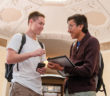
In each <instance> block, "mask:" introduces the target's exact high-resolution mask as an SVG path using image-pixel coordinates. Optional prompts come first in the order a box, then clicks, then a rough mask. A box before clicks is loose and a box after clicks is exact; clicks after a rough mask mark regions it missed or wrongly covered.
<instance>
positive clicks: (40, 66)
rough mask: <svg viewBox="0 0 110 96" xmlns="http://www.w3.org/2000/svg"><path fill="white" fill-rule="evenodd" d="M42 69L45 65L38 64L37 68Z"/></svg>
mask: <svg viewBox="0 0 110 96" xmlns="http://www.w3.org/2000/svg"><path fill="white" fill-rule="evenodd" d="M42 67H45V63H43V62H40V63H38V66H37V68H42Z"/></svg>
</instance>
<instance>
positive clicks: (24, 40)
mask: <svg viewBox="0 0 110 96" xmlns="http://www.w3.org/2000/svg"><path fill="white" fill-rule="evenodd" d="M25 43H26V36H25V34H24V33H22V40H21V46H20V48H19V51H18V54H20V52H21V50H22V48H23V45H24V44H25ZM17 71H19V67H18V63H17Z"/></svg>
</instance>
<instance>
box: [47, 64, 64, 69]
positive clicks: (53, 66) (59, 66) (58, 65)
mask: <svg viewBox="0 0 110 96" xmlns="http://www.w3.org/2000/svg"><path fill="white" fill-rule="evenodd" d="M47 66H48V68H50V69H55V70H60V71H62V70H64V67H62V66H61V65H60V64H56V63H53V62H49V63H48V65H47Z"/></svg>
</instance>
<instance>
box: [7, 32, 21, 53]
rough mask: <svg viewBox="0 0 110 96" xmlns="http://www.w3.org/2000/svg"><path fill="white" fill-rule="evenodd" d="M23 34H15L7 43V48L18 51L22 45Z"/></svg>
mask: <svg viewBox="0 0 110 96" xmlns="http://www.w3.org/2000/svg"><path fill="white" fill-rule="evenodd" d="M21 39H22V34H20V33H17V34H15V35H14V36H13V37H12V38H11V40H10V41H9V43H8V45H7V49H8V48H11V49H13V50H14V51H16V52H17V53H18V51H19V48H20V45H21Z"/></svg>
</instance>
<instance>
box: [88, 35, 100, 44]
mask: <svg viewBox="0 0 110 96" xmlns="http://www.w3.org/2000/svg"><path fill="white" fill-rule="evenodd" d="M88 42H89V43H90V44H99V41H98V39H97V38H95V37H93V36H91V37H90V38H89V40H88Z"/></svg>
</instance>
